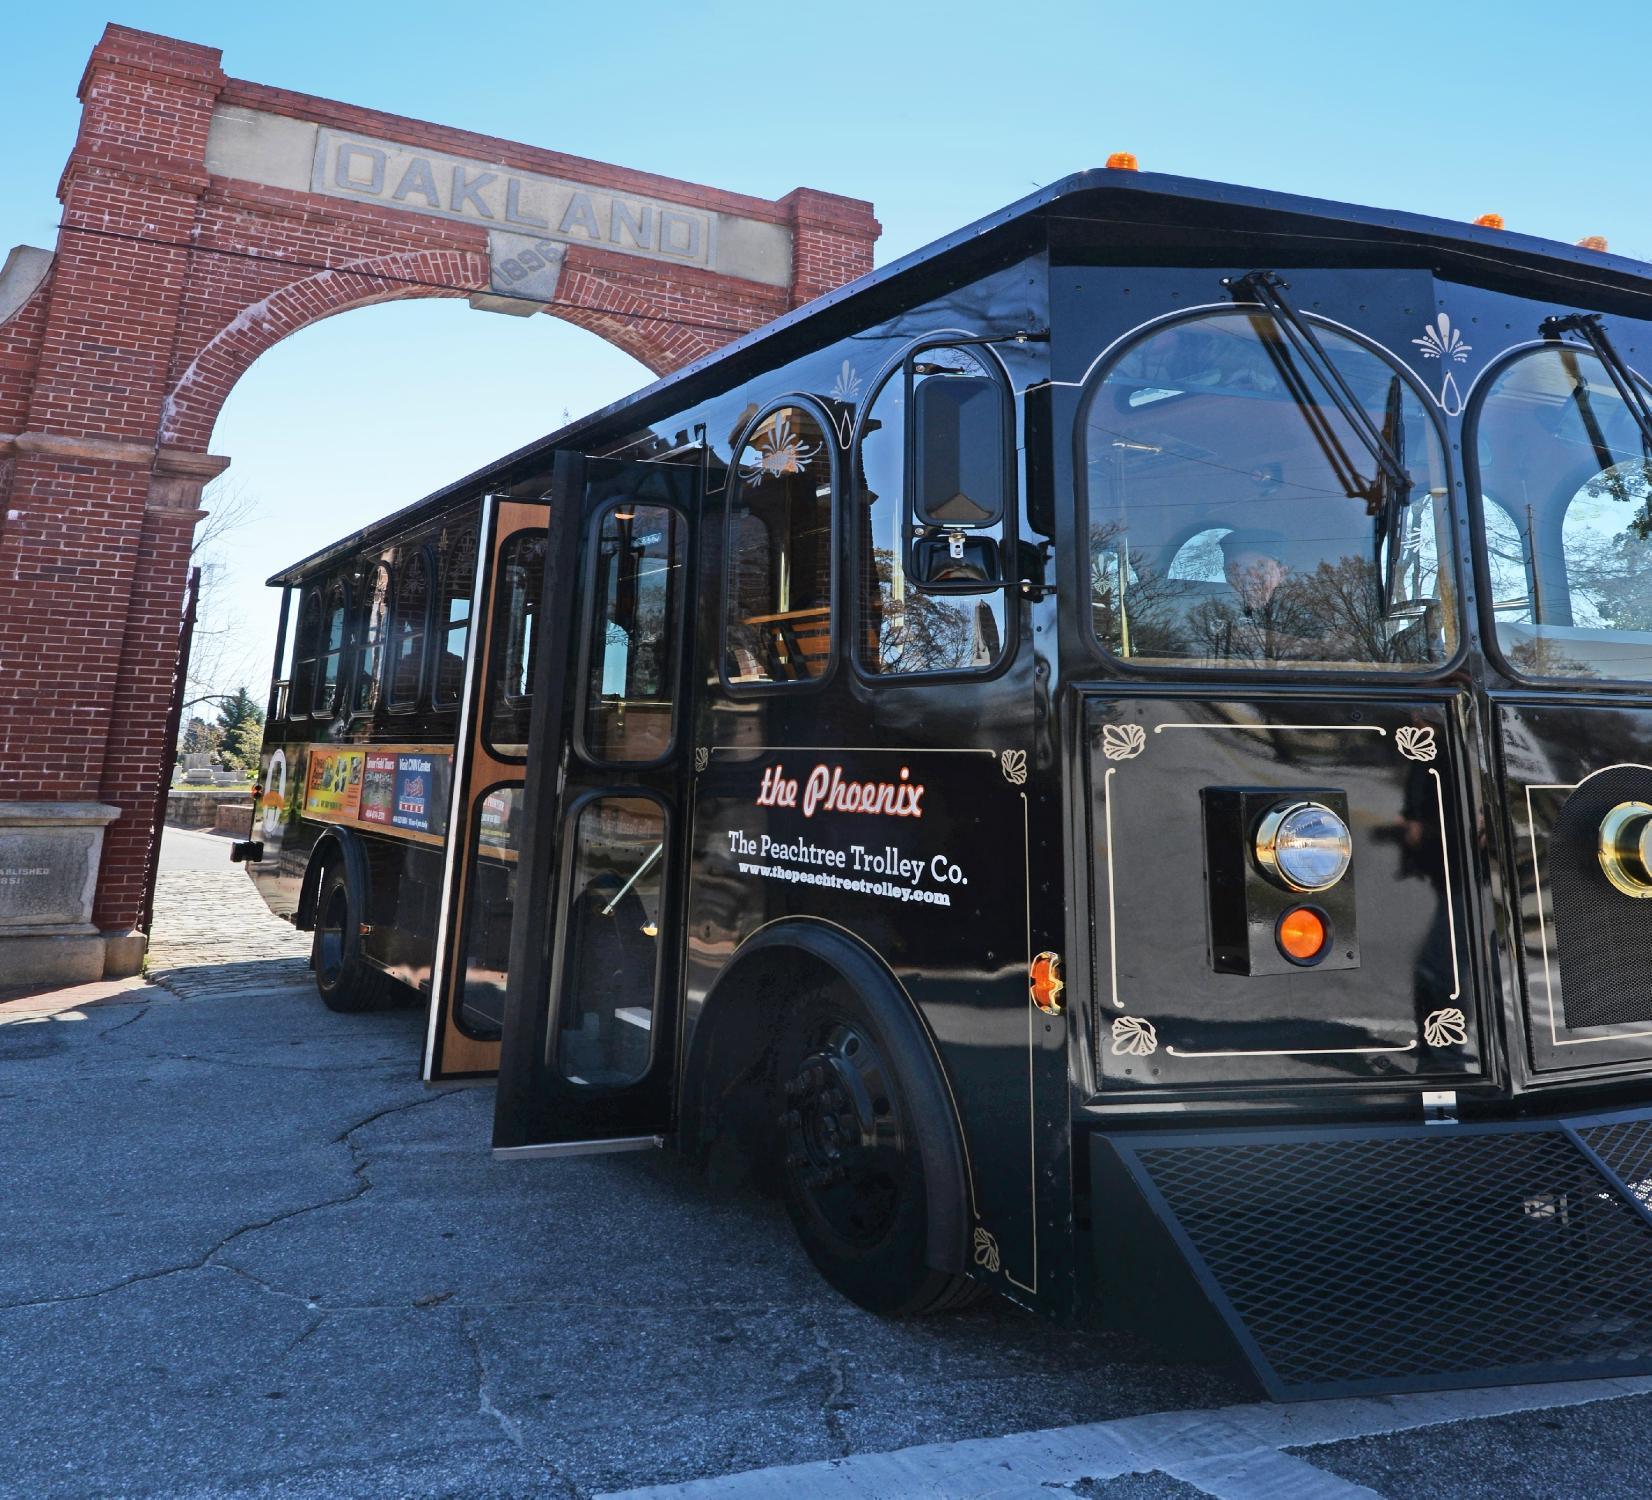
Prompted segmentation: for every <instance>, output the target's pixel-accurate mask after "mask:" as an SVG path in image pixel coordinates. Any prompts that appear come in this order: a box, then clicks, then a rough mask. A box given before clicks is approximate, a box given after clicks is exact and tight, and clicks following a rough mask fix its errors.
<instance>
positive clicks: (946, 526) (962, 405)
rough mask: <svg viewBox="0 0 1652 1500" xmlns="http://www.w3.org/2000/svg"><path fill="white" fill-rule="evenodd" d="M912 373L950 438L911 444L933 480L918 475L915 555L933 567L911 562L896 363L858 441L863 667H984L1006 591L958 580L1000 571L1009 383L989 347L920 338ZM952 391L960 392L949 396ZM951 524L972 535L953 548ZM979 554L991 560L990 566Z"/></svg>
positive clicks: (896, 670)
mask: <svg viewBox="0 0 1652 1500" xmlns="http://www.w3.org/2000/svg"><path fill="white" fill-rule="evenodd" d="M912 385H913V393H914V397H915V399H916V398H926V399H924V401H923V406H924V410H923V413H922V415H923V416H924V418H925V419H926V420H927V421H928V422H929V424H930V426H931V428H932V429H933V432H934V434H935V436H936V437H938V438H940V439H948V438H951V439H952V440H951V441H933V440H932V441H931V442H930V443H929V445H928V449H929V451H927V452H926V450H925V448H924V447H923V446H922V445H921V444H920V443H919V442H917V441H915V442H914V445H913V446H914V448H915V449H916V450H917V451H918V454H919V457H920V460H921V468H922V480H923V482H924V485H925V487H926V488H927V492H928V493H927V496H926V495H925V493H924V491H923V490H920V489H919V488H918V478H919V476H916V475H915V476H914V489H915V490H916V491H917V493H916V494H915V497H914V508H915V511H916V512H917V514H915V516H914V522H915V524H914V527H913V529H914V531H916V532H918V533H919V536H918V537H917V539H916V540H917V543H918V546H919V549H920V557H919V560H920V561H921V562H922V563H923V564H924V565H925V566H926V567H927V568H928V569H929V572H928V573H927V574H926V575H925V577H924V578H923V579H917V578H914V577H912V576H911V573H910V571H909V566H908V565H909V564H910V563H911V562H912V560H913V558H912V554H911V550H910V548H909V544H910V543H911V542H912V541H913V538H911V537H909V536H908V535H907V528H906V522H905V488H906V454H907V421H906V410H905V403H906V380H905V378H904V374H903V372H902V371H900V370H897V371H896V372H895V373H894V374H893V375H892V376H890V378H889V379H888V380H886V381H885V382H884V383H883V386H882V387H881V388H880V390H879V391H878V394H877V396H876V397H875V398H874V399H873V402H872V406H871V410H870V411H869V412H868V413H867V416H866V420H865V421H864V422H863V423H862V425H861V436H860V442H859V445H858V447H857V448H856V452H855V492H856V498H857V502H858V503H857V504H856V506H855V511H856V518H855V519H856V533H857V534H856V538H855V554H856V561H857V565H858V568H859V573H860V578H859V584H860V588H859V601H858V602H859V628H858V629H857V631H856V633H855V656H856V658H857V660H858V661H859V662H860V664H861V666H862V667H863V668H864V669H865V670H866V671H868V672H872V673H876V674H878V675H880V676H893V675H896V674H909V673H914V672H969V671H984V670H986V669H988V668H991V667H993V666H995V665H996V664H997V663H998V661H999V660H1000V659H1001V658H1002V656H1003V653H1004V641H1005V633H1006V632H1005V592H1004V590H1003V589H1001V588H982V589H981V590H980V591H979V592H962V590H964V589H967V588H968V586H969V584H970V583H972V582H974V583H982V584H985V583H988V582H991V581H993V578H994V577H995V576H996V575H997V574H999V573H1001V572H1002V568H1003V563H1002V561H1001V549H1002V547H1003V545H1004V531H1005V524H1006V516H1007V512H1008V505H1007V497H1006V495H1005V492H1004V490H1003V483H1002V482H1003V478H1004V473H1005V470H1004V459H1003V456H1004V446H1005V444H1006V442H1007V441H1008V434H1006V433H1005V432H1004V430H1003V426H1004V421H1003V410H1004V406H1003V398H1002V393H1001V391H1000V389H999V386H998V383H997V381H996V379H995V378H994V377H993V376H992V374H991V372H990V371H989V369H988V367H987V365H986V364H985V363H984V359H983V356H981V355H979V354H977V353H975V352H973V351H971V350H967V349H952V348H946V349H923V350H920V351H919V352H918V353H917V354H916V355H915V356H914V368H913V374H912ZM954 393H961V394H958V395H957V396H956V397H955V398H954V399H947V398H948V397H954ZM955 435H956V436H955ZM917 436H918V437H922V436H923V434H918V435H917ZM937 449H938V450H940V453H939V454H938V453H937V452H936V451H935V450H937ZM943 454H944V455H945V457H942V456H941V455H943ZM994 478H996V479H997V481H998V482H999V483H998V488H997V489H996V490H995V489H994V488H993V487H992V480H993V479H994ZM953 534H956V535H957V537H958V540H959V542H960V543H965V544H967V545H959V546H957V548H956V550H957V551H958V552H959V553H960V554H961V555H960V556H958V557H956V558H954V557H952V555H951V553H952V551H953V550H954V547H953V545H952V543H951V537H952V535H953ZM983 543H984V544H986V546H985V548H983V546H982V544H983ZM995 559H998V560H995ZM983 561H986V562H988V563H990V564H991V567H990V572H989V569H987V568H984V567H983ZM926 581H927V582H932V583H943V584H946V585H948V588H947V589H946V590H944V591H930V590H927V589H925V588H924V587H923V586H922V584H923V583H924V582H926ZM953 589H957V590H960V591H959V592H953V591H952V590H953Z"/></svg>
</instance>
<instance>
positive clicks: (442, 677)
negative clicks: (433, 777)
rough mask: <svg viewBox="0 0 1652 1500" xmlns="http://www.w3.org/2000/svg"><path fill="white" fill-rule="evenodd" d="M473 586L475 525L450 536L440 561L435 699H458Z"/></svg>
mask: <svg viewBox="0 0 1652 1500" xmlns="http://www.w3.org/2000/svg"><path fill="white" fill-rule="evenodd" d="M475 587H476V528H475V527H474V526H467V527H465V528H464V530H462V531H461V532H459V534H458V535H457V536H456V537H454V538H453V541H452V544H451V545H450V546H449V547H448V549H447V556H446V557H445V558H444V559H443V562H442V594H441V598H440V600H439V601H438V603H437V607H436V648H437V655H436V683H435V693H434V697H435V701H436V703H437V704H438V705H440V706H443V707H446V706H449V705H451V704H454V703H457V702H458V701H459V697H460V695H461V694H462V693H463V692H464V687H465V648H466V646H467V645H468V644H469V642H470V610H471V601H470V596H471V591H472V590H473V589H474V588H475Z"/></svg>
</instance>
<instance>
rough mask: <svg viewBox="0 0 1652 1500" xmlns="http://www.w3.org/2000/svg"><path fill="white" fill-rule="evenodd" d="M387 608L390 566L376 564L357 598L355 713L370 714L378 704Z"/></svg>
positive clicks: (388, 605)
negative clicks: (359, 600) (361, 594)
mask: <svg viewBox="0 0 1652 1500" xmlns="http://www.w3.org/2000/svg"><path fill="white" fill-rule="evenodd" d="M389 610H390V566H389V564H388V563H380V564H379V565H378V566H377V567H376V568H374V569H373V575H372V578H371V579H370V580H369V582H368V585H367V591H366V595H365V597H364V598H363V599H362V601H361V625H360V628H359V632H358V634H357V637H356V683H355V702H354V704H353V705H352V706H353V708H354V711H355V712H356V713H358V714H370V713H372V711H373V710H374V709H375V708H376V707H378V697H379V670H380V668H381V667H382V665H383V661H384V644H385V617H386V615H387V614H388V613H389Z"/></svg>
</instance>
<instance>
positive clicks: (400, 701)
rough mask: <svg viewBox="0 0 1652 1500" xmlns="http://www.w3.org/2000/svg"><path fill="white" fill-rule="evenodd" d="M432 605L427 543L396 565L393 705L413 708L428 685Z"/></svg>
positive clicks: (392, 656) (392, 644)
mask: <svg viewBox="0 0 1652 1500" xmlns="http://www.w3.org/2000/svg"><path fill="white" fill-rule="evenodd" d="M429 608H430V564H429V563H428V562H427V561H425V551H424V548H423V547H417V548H414V549H413V550H412V551H410V552H408V553H407V554H406V555H405V556H404V557H403V558H402V560H401V565H400V567H398V568H397V569H396V608H395V610H394V612H393V613H392V616H391V620H390V694H389V696H390V706H391V707H392V708H410V707H412V706H413V704H415V703H417V702H418V701H419V694H420V693H421V692H422V691H423V689H424V640H425V629H426V618H425V617H426V612H427V611H428V610H429Z"/></svg>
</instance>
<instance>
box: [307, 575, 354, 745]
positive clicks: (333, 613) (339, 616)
mask: <svg viewBox="0 0 1652 1500" xmlns="http://www.w3.org/2000/svg"><path fill="white" fill-rule="evenodd" d="M348 623H349V599H348V597H347V595H346V594H345V592H344V585H343V584H342V583H335V584H334V585H333V586H332V587H331V588H330V589H329V590H328V591H327V607H326V609H325V610H324V611H323V612H322V617H321V640H320V642H319V647H320V649H319V652H318V654H317V656H316V662H315V704H314V706H313V707H312V709H311V713H313V714H314V715H316V716H317V717H320V716H322V715H327V714H331V713H333V712H334V711H335V710H336V709H337V708H338V707H339V674H340V672H341V671H342V670H343V667H344V638H345V627H346V626H347V624H348Z"/></svg>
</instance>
